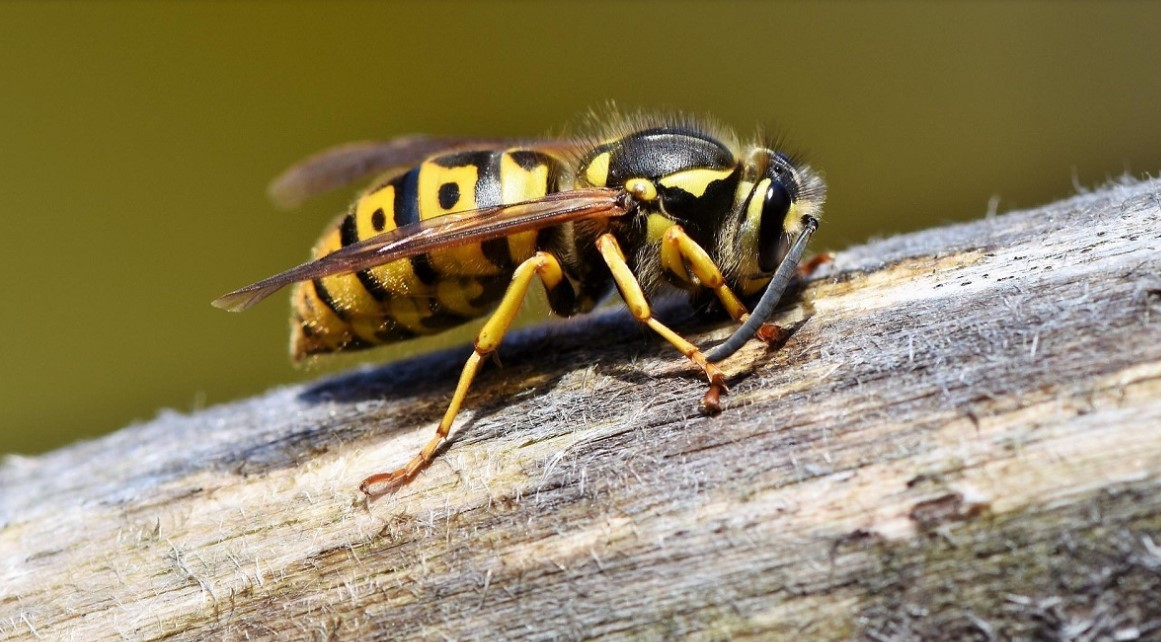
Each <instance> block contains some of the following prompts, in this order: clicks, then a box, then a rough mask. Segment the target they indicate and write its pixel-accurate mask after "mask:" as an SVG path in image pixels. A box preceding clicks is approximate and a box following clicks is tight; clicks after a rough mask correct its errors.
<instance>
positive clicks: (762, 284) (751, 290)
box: [738, 276, 771, 296]
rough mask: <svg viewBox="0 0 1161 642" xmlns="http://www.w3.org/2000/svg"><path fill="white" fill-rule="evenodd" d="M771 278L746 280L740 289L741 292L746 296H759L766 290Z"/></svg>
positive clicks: (743, 280)
mask: <svg viewBox="0 0 1161 642" xmlns="http://www.w3.org/2000/svg"><path fill="white" fill-rule="evenodd" d="M770 278H771V277H768V276H764V277H760V278H756V279H751V278H744V279H742V282H741V284H740V286H739V288H738V289H739V290H741V292H742V294H743V295H744V296H751V295H754V294H758V293H759V292H762V291H763V290H765V289H766V285H767V284H769V283H770Z"/></svg>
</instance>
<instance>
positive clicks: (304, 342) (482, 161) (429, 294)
mask: <svg viewBox="0 0 1161 642" xmlns="http://www.w3.org/2000/svg"><path fill="white" fill-rule="evenodd" d="M564 176H566V172H565V171H564V165H563V163H562V162H561V161H560V160H559V159H557V158H555V157H553V156H551V155H549V154H545V153H542V152H538V151H531V150H522V149H510V150H503V151H499V150H490V151H471V152H463V153H455V154H447V155H442V156H436V157H433V158H430V159H428V160H426V161H424V162H423V163H421V164H420V165H418V166H416V167H414V168H412V169H410V170H408V171H406V172H404V173H402V174H400V175H398V176H395V177H394V178H392V179H390V180H388V181H386V182H385V183H382V184H380V185H377V186H375V187H373V188H371V189H370V190H368V191H367V192H365V193H364V194H363V195H362V196H360V197H359V199H358V200H356V201H355V203H354V204H353V205H352V206H351V209H350V211H349V212H348V213H347V214H346V215H345V216H343V217H342V218H340V219H339V220H338V221H336V222H335V223H333V224H332V225H331V227H330V228H329V229H328V230H327V232H326V233H324V235H323V237H322V239H320V240H319V242H318V244H317V245H316V246H315V248H314V252H313V257H314V258H316V259H317V258H319V257H322V256H325V255H327V254H330V253H332V252H334V251H336V250H338V249H340V248H342V247H345V246H348V245H351V244H353V243H356V242H358V241H360V240H363V239H367V238H370V237H372V236H376V235H378V234H382V233H384V232H389V231H391V230H394V229H396V228H400V227H404V226H407V225H411V224H414V223H417V222H419V221H423V220H427V219H430V218H434V217H438V216H445V215H447V214H454V213H456V212H462V211H466V210H473V209H478V208H482V207H490V206H494V205H502V204H510V203H519V202H523V201H530V200H534V199H538V198H541V197H543V196H545V195H546V194H548V193H551V192H556V191H559V190H560V189H561V188H562V185H561V184H560V183H561V180H562V177H564ZM536 243H537V233H536V232H535V231H529V232H524V233H519V234H513V235H511V236H508V237H506V238H500V239H495V240H491V241H484V242H482V243H474V244H468V245H464V246H461V247H455V248H449V249H443V250H437V251H433V252H428V253H423V254H417V255H415V256H413V257H411V258H409V259H405V260H399V261H393V262H391V263H386V264H384V265H380V266H376V267H372V268H368V269H365V270H361V271H358V272H353V273H349V274H336V275H333V276H328V277H324V278H321V279H315V280H314V281H307V282H304V283H299V284H297V285H296V286H295V291H294V293H293V295H292V302H293V306H294V316H293V318H292V320H291V325H292V338H291V354H292V355H293V356H294V358H295V359H301V358H303V357H305V356H309V355H312V354H321V353H328V352H337V351H340V350H342V351H346V350H354V349H360V348H367V347H373V346H376V345H381V344H385V343H391V342H395V341H402V340H406V339H410V338H413V337H416V336H420V335H426V334H435V333H438V332H441V331H443V330H446V329H448V328H449V327H452V326H456V325H459V324H461V323H464V322H465V321H468V320H471V319H475V318H477V317H480V316H481V315H483V314H484V313H486V312H487V311H488V310H489V309H490V308H491V306H492V305H493V304H495V303H496V301H498V300H499V298H500V297H501V296H502V295H503V292H504V289H505V287H506V286H507V284H508V280H509V279H510V277H511V275H512V270H513V269H515V267H516V266H517V265H519V264H520V262H522V261H524V260H526V259H528V258H529V257H531V256H532V255H533V254H534V253H535V252H536V249H537V247H536Z"/></svg>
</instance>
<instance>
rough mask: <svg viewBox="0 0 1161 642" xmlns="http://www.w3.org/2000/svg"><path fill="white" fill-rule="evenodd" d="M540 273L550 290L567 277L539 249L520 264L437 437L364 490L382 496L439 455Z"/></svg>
mask: <svg viewBox="0 0 1161 642" xmlns="http://www.w3.org/2000/svg"><path fill="white" fill-rule="evenodd" d="M537 275H539V276H540V280H541V281H542V282H543V283H544V285H545V287H546V288H548V289H550V290H551V289H552V288H555V287H556V286H557V285H558V284H560V282H561V281H562V280H563V279H564V273H563V271H562V269H561V267H560V262H559V261H557V260H556V257H554V256H552V255H551V254H548V253H547V252H537V253H536V254H535V255H534V256H533V257H532V258H530V259H528V260H526V261H524V262H523V263H521V264H520V265H518V266H517V267H516V270H515V272H513V274H512V282H511V283H510V284H509V285H508V289H507V290H506V291H505V292H504V297H503V298H502V299H501V300H500V304H499V305H498V306H496V311H495V312H494V313H492V316H491V317H490V318H489V319H488V321H487V322H486V323H485V324H484V327H483V328H482V329H481V330H480V333H479V334H477V335H476V342H475V346H476V350H475V352H473V353H472V356H470V357H468V362H467V363H466V364H464V369H463V371H462V372H461V373H460V381H459V383H458V384H457V385H456V391H455V394H453V395H452V400H451V403H450V404H449V405H448V408H447V412H445V413H444V415H443V420H442V421H440V422H439V427H438V428H436V430H435V436H434V437H432V438H431V441H429V442H427V445H426V446H424V447H423V450H420V451H419V453H418V454H417V455H415V456H414V457H412V458H411V461H409V462H407V465H406V466H403V467H402V468H398V469H396V470H393V471H391V472H389V473H379V474H377V475H371V476H370V477H368V478H366V479H364V480H363V483H362V484H360V486H359V488H360V489H361V490H362V491H363V492H364V493H366V494H368V495H381V494H383V493H385V492H387V491H389V490H391V489H392V488H393V487H396V486H397V485H399V484H402V483H404V482H406V481H409V480H410V479H411V478H412V477H414V476H415V474H416V473H418V472H419V471H420V470H422V469H423V467H424V466H426V465H427V464H429V463H431V460H432V459H433V458H435V451H436V448H438V447H439V444H440V443H441V442H442V441H443V440H444V439H446V438H447V436H448V433H450V432H451V427H452V421H453V420H454V419H455V418H456V415H457V414H458V413H459V410H460V405H461V404H462V403H463V401H464V397H465V396H467V394H468V388H470V387H471V385H472V380H473V379H475V377H476V372H477V371H478V370H479V369H480V364H481V363H483V361H484V359H485V358H487V357H488V355H490V354H492V353H494V352H495V351H496V348H498V347H499V346H500V342H501V341H503V339H504V333H505V332H507V330H508V327H509V326H511V325H512V320H513V319H514V318H515V317H516V312H517V311H519V310H520V304H521V303H523V302H524V295H525V294H527V293H528V288H529V286H531V285H532V279H533V277H535V276H537Z"/></svg>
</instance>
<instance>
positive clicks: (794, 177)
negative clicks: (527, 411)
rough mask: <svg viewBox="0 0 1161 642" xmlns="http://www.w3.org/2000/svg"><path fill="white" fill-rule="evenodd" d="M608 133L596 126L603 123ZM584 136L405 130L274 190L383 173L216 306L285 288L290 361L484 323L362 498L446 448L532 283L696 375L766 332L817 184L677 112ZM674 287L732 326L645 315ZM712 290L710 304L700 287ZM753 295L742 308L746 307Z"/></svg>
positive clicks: (296, 194)
mask: <svg viewBox="0 0 1161 642" xmlns="http://www.w3.org/2000/svg"><path fill="white" fill-rule="evenodd" d="M606 122H609V121H606ZM611 122H614V123H616V124H613V125H605V126H598V127H597V128H596V130H595V131H596V133H595V134H594V135H591V136H578V137H570V138H564V139H551V140H548V139H546V140H525V141H520V140H502V139H473V138H457V137H446V138H439V137H427V136H407V137H403V138H397V139H394V140H390V141H385V142H364V143H354V144H348V145H343V146H339V147H336V148H332V149H330V150H326V151H323V152H321V153H319V154H316V155H314V156H312V157H309V158H307V159H305V160H303V161H301V162H300V163H298V164H296V165H294V166H292V167H291V168H290V169H289V170H287V171H286V172H285V173H284V174H283V175H282V176H281V177H280V178H278V179H276V180H275V182H274V183H273V184H272V185H271V195H272V196H273V197H274V199H275V200H276V201H279V202H281V203H283V204H288V205H297V204H300V203H301V202H302V201H303V200H305V199H306V198H308V197H310V196H313V195H315V194H318V193H321V192H323V191H327V190H329V189H332V188H336V187H340V186H342V185H345V184H349V183H351V182H354V181H356V180H358V179H360V178H364V177H366V176H371V175H379V178H378V179H376V180H375V181H374V182H372V184H371V187H370V188H368V189H366V190H365V191H364V192H363V193H362V194H361V195H360V196H358V197H357V198H356V199H355V201H354V203H353V204H352V205H351V207H350V210H349V211H348V212H347V213H346V214H344V215H342V216H341V217H340V218H339V219H338V220H337V221H335V222H334V223H333V224H332V225H331V226H330V227H328V228H327V230H326V231H325V232H324V234H323V236H322V238H321V239H320V240H319V242H318V243H317V244H316V245H315V247H314V251H313V257H312V260H311V261H309V262H307V263H304V264H302V265H299V266H297V267H294V268H292V269H289V270H287V271H285V272H282V273H280V274H276V275H274V276H272V277H270V278H267V279H264V280H262V281H258V282H257V283H254V284H252V285H248V286H246V287H244V288H241V289H239V290H235V291H234V292H231V293H229V294H226V295H224V296H222V297H221V298H219V299H217V300H216V301H214V302H213V303H214V305H215V306H217V307H220V308H225V309H227V310H235V311H237V310H243V309H245V308H248V307H250V306H252V305H254V304H255V303H257V302H258V301H260V300H262V299H264V298H266V297H267V296H269V295H270V294H272V293H273V292H275V291H276V290H278V289H280V288H282V287H284V286H287V285H293V286H294V287H293V293H292V295H291V299H292V307H293V315H292V319H291V328H292V330H291V334H292V338H291V353H292V356H293V358H294V359H295V360H296V361H297V360H301V359H303V358H305V357H308V356H311V355H317V354H325V353H335V352H341V351H350V350H359V349H363V348H369V347H373V346H378V345H382V344H387V343H392V342H397V341H402V340H406V339H410V338H413V337H417V336H420V335H427V334H433V333H437V332H440V331H443V330H445V329H448V328H450V327H452V326H456V325H460V324H462V323H464V322H466V321H468V320H471V319H476V318H479V317H482V316H485V315H488V314H489V312H490V315H489V316H488V318H487V320H486V321H485V322H484V324H483V327H482V329H481V330H480V331H479V334H477V335H476V338H475V351H474V352H473V353H472V355H471V357H469V358H468V361H467V363H466V364H465V365H464V368H463V371H462V373H461V374H460V378H459V382H458V384H457V386H456V389H455V392H454V393H453V395H452V398H451V402H450V403H449V404H448V408H447V411H446V413H445V414H444V416H443V419H442V421H440V423H439V426H438V428H437V429H436V432H435V435H434V436H433V437H432V438H431V440H430V441H429V442H428V443H427V444H426V445H425V446H424V447H423V448H422V450H420V452H418V453H417V454H415V455H414V456H413V457H412V458H411V459H410V460H409V461H408V462H407V464H406V465H404V466H403V467H401V468H399V469H397V470H393V471H391V472H387V473H380V474H376V475H372V476H371V477H368V478H367V479H366V480H365V481H363V483H362V485H361V486H360V488H361V489H362V491H363V492H364V493H366V494H368V495H377V494H381V493H384V492H387V491H389V490H391V489H393V488H396V487H398V485H400V484H402V483H406V482H407V481H409V480H411V479H412V478H414V477H415V476H416V474H417V473H418V472H419V471H420V470H422V469H423V468H424V467H425V466H426V465H427V464H429V463H430V462H431V461H432V459H433V458H434V457H435V454H436V449H437V448H438V447H439V445H440V444H441V443H442V442H443V441H444V440H445V439H447V438H448V435H449V433H450V432H451V428H452V423H453V421H454V419H455V417H456V415H457V414H458V412H459V410H460V406H461V405H462V404H463V402H464V398H465V397H466V395H467V393H468V389H469V387H470V386H471V384H472V381H473V379H474V378H475V377H476V373H477V372H478V371H479V369H480V366H481V365H482V364H483V362H484V360H485V358H486V357H488V356H489V355H492V354H493V353H494V352H495V351H496V349H497V348H498V347H499V345H500V342H501V341H502V340H503V338H504V334H505V332H506V331H507V330H508V328H509V326H510V325H511V324H512V321H513V319H514V317H515V316H516V313H517V311H518V309H519V308H520V306H521V304H522V302H523V300H524V298H525V295H526V294H527V292H528V289H529V288H530V287H531V286H532V284H533V282H534V281H536V280H539V281H540V282H541V284H543V286H544V289H545V291H546V293H547V298H548V303H549V306H550V307H551V309H552V311H553V313H555V314H557V315H561V316H565V317H568V316H573V315H576V314H580V313H584V312H588V311H590V310H592V309H593V308H594V307H595V306H596V305H597V303H598V302H599V301H601V299H602V298H604V297H605V296H606V295H607V294H609V293H610V292H611V291H612V290H613V289H614V288H616V290H618V291H619V293H620V295H621V297H622V299H624V302H625V303H626V305H627V307H628V309H629V311H630V312H631V314H632V315H633V317H635V318H636V319H637V320H638V321H640V322H641V323H643V324H645V325H647V326H648V327H649V328H651V329H652V330H653V331H655V332H656V333H657V334H659V335H661V336H662V337H663V338H664V339H665V340H666V341H668V342H669V343H670V344H672V345H673V346H674V347H676V348H677V349H678V350H679V351H680V352H681V353H682V354H683V355H685V357H686V358H688V359H689V360H690V361H692V362H693V363H694V364H695V365H696V366H697V368H698V369H700V370H701V371H702V372H703V373H704V374H705V376H706V378H707V379H708V381H709V390H708V391H707V392H706V393H705V396H704V398H703V400H702V405H703V408H704V409H706V410H707V411H710V412H714V411H717V410H720V405H719V396H720V395H721V394H723V393H725V392H727V388H726V382H725V376H724V375H723V373H722V372H721V370H719V369H718V367H717V366H715V365H714V363H715V362H718V361H721V360H722V359H725V358H726V357H729V356H730V355H731V354H733V353H734V352H735V351H737V350H738V349H739V348H740V347H741V346H742V345H743V344H744V343H745V342H746V341H748V340H749V339H750V338H752V337H753V336H754V335H755V334H756V333H758V331H759V330H760V329H761V328H762V326H763V324H764V323H765V321H766V320H767V319H768V318H769V317H770V316H771V314H772V312H773V309H774V307H775V305H776V304H777V303H778V301H779V299H780V298H781V297H782V294H783V292H784V290H785V289H786V287H787V285H788V283H789V282H790V281H791V280H792V278H793V277H794V275H795V274H796V273H797V269H798V264H799V261H800V260H801V258H802V255H803V253H804V251H805V248H806V244H807V242H808V241H809V239H810V237H811V235H812V234H813V233H814V231H815V230H816V229H817V227H818V219H819V216H820V215H821V208H822V205H823V201H824V198H825V193H826V188H825V185H824V183H823V180H822V178H821V177H820V176H819V174H818V173H817V172H816V171H814V170H812V169H811V168H810V167H809V166H808V165H806V164H805V163H802V162H799V161H797V160H796V159H794V158H792V157H791V156H790V155H788V154H786V153H783V152H782V151H779V150H778V149H775V148H774V146H772V145H769V144H763V143H753V144H748V145H742V144H740V143H739V142H738V140H737V139H736V138H735V137H734V136H733V135H732V134H731V133H729V132H728V131H727V130H726V129H724V128H721V127H717V126H714V125H711V124H707V123H706V122H704V121H701V120H698V119H694V118H690V117H685V116H669V117H660V118H659V117H647V116H640V115H639V116H630V117H617V118H615V119H612V120H611ZM667 288H668V289H672V288H677V289H680V290H686V291H688V292H689V293H691V296H703V297H704V296H708V297H709V298H711V299H712V300H716V301H717V302H718V303H720V306H721V307H722V308H724V310H725V311H726V312H728V313H729V315H730V316H731V317H732V318H733V319H734V321H736V322H738V323H740V324H741V326H740V327H739V328H738V329H737V330H736V331H735V332H734V334H733V335H732V336H731V337H729V338H728V339H727V340H726V341H725V342H724V343H722V344H720V345H718V346H717V347H715V348H714V349H713V350H711V351H709V352H703V351H702V350H701V349H699V348H698V347H697V346H695V345H694V344H693V343H691V342H689V341H688V340H686V339H685V338H683V337H682V336H681V335H679V334H678V333H676V332H674V331H673V330H671V329H670V328H669V327H667V326H666V325H664V324H663V323H661V322H660V321H658V320H657V319H656V318H654V317H653V314H652V312H651V310H650V305H649V299H650V298H651V297H652V296H653V295H655V294H657V293H659V292H660V291H662V290H664V289H667ZM707 293H708V294H707ZM759 293H761V296H760V299H759V301H758V303H757V305H756V307H755V308H754V312H753V314H751V313H749V312H748V310H747V308H746V306H745V304H744V303H743V300H749V299H752V298H753V297H757V296H758V295H759Z"/></svg>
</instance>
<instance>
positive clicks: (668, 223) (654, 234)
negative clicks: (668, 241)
mask: <svg viewBox="0 0 1161 642" xmlns="http://www.w3.org/2000/svg"><path fill="white" fill-rule="evenodd" d="M645 225H646V227H645V230H646V232H645V235H646V238H648V239H649V242H650V243H660V242H661V238H662V237H664V236H665V230H667V229H669V228H670V227H672V226H674V225H676V223H674V221H673V219H671V218H667V217H666V216H665V215H664V214H661V213H658V212H653V213H652V214H650V215H649V218H647V219H645Z"/></svg>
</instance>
